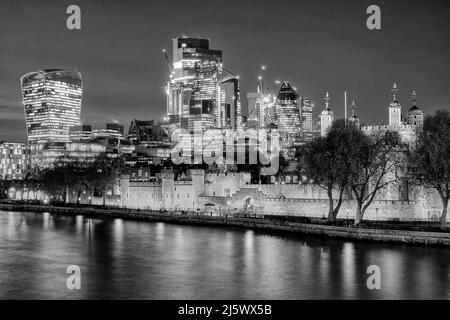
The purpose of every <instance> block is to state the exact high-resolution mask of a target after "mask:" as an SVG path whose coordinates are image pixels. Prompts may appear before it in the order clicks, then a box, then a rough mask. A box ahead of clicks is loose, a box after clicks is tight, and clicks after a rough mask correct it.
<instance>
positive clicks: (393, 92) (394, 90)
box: [391, 82, 398, 101]
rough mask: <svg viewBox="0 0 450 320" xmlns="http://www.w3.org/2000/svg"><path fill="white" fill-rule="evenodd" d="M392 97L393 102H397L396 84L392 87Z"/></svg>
mask: <svg viewBox="0 0 450 320" xmlns="http://www.w3.org/2000/svg"><path fill="white" fill-rule="evenodd" d="M391 91H392V96H393V97H394V100H393V101H397V92H398V88H397V84H396V83H395V82H394V84H393V85H392V89H391Z"/></svg>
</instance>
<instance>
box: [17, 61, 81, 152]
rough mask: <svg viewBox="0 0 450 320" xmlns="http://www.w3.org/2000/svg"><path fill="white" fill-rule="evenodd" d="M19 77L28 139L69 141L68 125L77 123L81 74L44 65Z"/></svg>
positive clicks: (43, 141) (42, 141) (34, 142)
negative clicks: (48, 67)
mask: <svg viewBox="0 0 450 320" xmlns="http://www.w3.org/2000/svg"><path fill="white" fill-rule="evenodd" d="M20 80H21V86H22V96H23V104H24V107H25V121H26V126H27V136H28V143H29V144H36V143H46V142H69V128H70V127H71V126H74V125H79V124H80V113H81V97H82V81H81V74H80V73H79V72H78V71H76V70H64V69H44V70H39V71H35V72H30V73H28V74H26V75H24V76H23V77H22V78H21V79H20Z"/></svg>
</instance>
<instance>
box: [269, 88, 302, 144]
mask: <svg viewBox="0 0 450 320" xmlns="http://www.w3.org/2000/svg"><path fill="white" fill-rule="evenodd" d="M275 118H276V122H277V123H276V124H277V126H278V130H279V132H280V139H281V141H282V144H283V149H284V150H285V151H286V150H287V149H290V148H292V147H294V146H295V145H297V144H299V143H300V141H301V132H302V124H301V121H300V112H299V108H298V95H297V93H296V92H295V90H294V89H293V88H292V87H291V85H290V84H289V83H288V82H284V83H283V84H282V85H281V88H280V92H279V93H278V96H277V100H276V105H275Z"/></svg>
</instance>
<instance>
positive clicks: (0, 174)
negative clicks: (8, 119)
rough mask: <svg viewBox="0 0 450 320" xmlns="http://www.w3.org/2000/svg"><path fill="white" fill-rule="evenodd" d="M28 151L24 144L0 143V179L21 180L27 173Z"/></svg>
mask: <svg viewBox="0 0 450 320" xmlns="http://www.w3.org/2000/svg"><path fill="white" fill-rule="evenodd" d="M28 166H29V151H28V148H27V146H26V144H24V143H11V142H1V143H0V179H2V180H22V179H24V178H25V175H26V173H27V172H28Z"/></svg>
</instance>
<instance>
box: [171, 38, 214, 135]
mask: <svg viewBox="0 0 450 320" xmlns="http://www.w3.org/2000/svg"><path fill="white" fill-rule="evenodd" d="M221 73H222V51H220V50H211V49H210V48H209V40H207V39H198V38H176V39H173V71H172V74H171V77H170V81H169V83H168V84H167V115H168V117H169V121H170V122H172V123H178V124H179V126H180V127H182V128H185V129H188V130H190V131H193V130H194V122H195V121H201V123H202V129H203V130H206V129H208V128H212V127H216V126H218V125H219V124H221V123H222V119H221V112H220V108H219V106H220V75H221Z"/></svg>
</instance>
